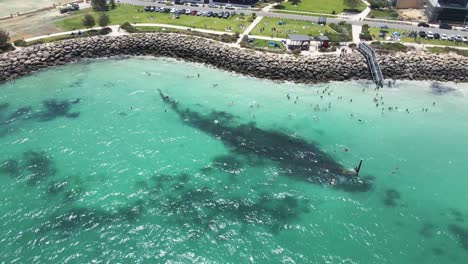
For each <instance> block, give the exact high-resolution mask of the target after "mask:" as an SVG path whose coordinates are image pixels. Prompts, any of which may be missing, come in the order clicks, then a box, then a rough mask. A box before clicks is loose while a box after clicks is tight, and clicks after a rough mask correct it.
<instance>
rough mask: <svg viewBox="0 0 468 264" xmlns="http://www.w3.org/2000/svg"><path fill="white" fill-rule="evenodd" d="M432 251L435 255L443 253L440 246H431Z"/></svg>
mask: <svg viewBox="0 0 468 264" xmlns="http://www.w3.org/2000/svg"><path fill="white" fill-rule="evenodd" d="M432 253H433V254H434V255H436V256H443V255H444V254H445V252H444V250H443V249H441V248H432Z"/></svg>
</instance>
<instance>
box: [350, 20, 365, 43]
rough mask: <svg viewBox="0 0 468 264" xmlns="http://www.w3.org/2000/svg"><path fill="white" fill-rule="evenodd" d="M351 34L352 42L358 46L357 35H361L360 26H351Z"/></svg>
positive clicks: (358, 39)
mask: <svg viewBox="0 0 468 264" xmlns="http://www.w3.org/2000/svg"><path fill="white" fill-rule="evenodd" d="M351 29H352V33H353V42H354V43H356V44H358V43H359V42H360V41H361V38H360V37H359V34H361V31H362V26H361V25H351Z"/></svg>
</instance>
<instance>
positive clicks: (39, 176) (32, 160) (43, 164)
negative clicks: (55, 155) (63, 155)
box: [23, 151, 57, 185]
mask: <svg viewBox="0 0 468 264" xmlns="http://www.w3.org/2000/svg"><path fill="white" fill-rule="evenodd" d="M23 157H24V160H25V169H26V170H28V171H29V172H30V173H29V174H28V175H27V178H28V183H29V184H32V185H35V184H38V183H40V182H42V181H43V180H45V179H46V178H48V177H51V176H54V175H55V173H56V172H57V170H56V169H55V165H54V163H53V161H52V160H51V159H50V158H49V157H48V156H47V155H46V154H45V152H36V151H28V152H25V153H24V154H23Z"/></svg>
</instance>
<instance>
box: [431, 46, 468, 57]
mask: <svg viewBox="0 0 468 264" xmlns="http://www.w3.org/2000/svg"><path fill="white" fill-rule="evenodd" d="M427 50H429V51H430V52H432V53H436V54H441V53H451V52H453V53H456V54H458V55H462V56H465V57H468V50H461V49H454V48H440V47H427Z"/></svg>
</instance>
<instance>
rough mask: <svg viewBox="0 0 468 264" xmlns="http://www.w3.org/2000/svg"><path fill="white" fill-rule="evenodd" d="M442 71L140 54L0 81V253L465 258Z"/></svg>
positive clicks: (461, 154)
mask: <svg viewBox="0 0 468 264" xmlns="http://www.w3.org/2000/svg"><path fill="white" fill-rule="evenodd" d="M198 73H199V74H200V77H197V74H198ZM442 86H443V87H442V89H438V88H440V87H439V86H434V85H433V84H432V83H430V82H400V81H398V82H397V84H396V87H395V88H392V89H389V88H385V89H383V90H380V91H375V90H374V89H373V85H372V84H371V83H368V82H344V83H343V82H339V83H330V84H321V85H297V84H290V83H274V82H270V81H265V80H257V79H253V78H248V77H244V76H239V75H234V74H231V73H227V72H223V71H220V70H216V69H212V68H207V67H205V66H202V65H198V64H191V63H185V62H177V61H174V60H169V59H157V60H156V59H135V58H132V59H120V60H117V59H116V60H98V61H89V62H83V63H78V64H73V65H69V66H66V67H60V68H54V69H50V70H48V71H44V72H40V73H37V74H33V75H31V76H28V77H25V78H22V79H19V80H17V81H15V82H11V83H6V84H3V85H0V90H1V93H0V122H1V123H2V124H1V125H0V144H1V151H0V164H1V166H0V184H1V186H2V188H1V189H0V211H1V212H2V214H1V215H0V232H1V233H2V236H1V237H0V259H1V260H2V261H4V262H6V263H10V262H14V261H16V262H20V263H32V262H34V263H61V262H70V263H85V262H92V261H94V262H122V263H129V262H140V263H154V262H165V261H173V262H217V263H227V262H231V263H233V262H256V263H277V262H285V263H291V262H296V263H324V262H326V263H448V262H451V263H465V260H466V257H467V256H468V241H467V240H468V208H467V205H466V201H467V200H468V194H467V192H466V186H468V179H467V177H466V175H467V173H466V171H467V168H468V166H467V163H466V162H467V154H468V141H467V140H466V135H467V132H468V122H467V114H468V106H467V103H468V97H467V94H468V93H467V92H468V87H467V86H466V85H460V84H458V85H456V84H443V85H442ZM450 87H452V88H456V90H453V91H450V89H449V88H450ZM158 89H159V90H161V91H162V93H164V96H169V98H170V99H168V100H166V101H168V102H165V100H163V99H164V98H162V97H161V96H160V94H159V91H158ZM441 90H442V91H446V92H440V91H441ZM447 90H449V91H447ZM437 91H438V92H437ZM328 93H330V95H328ZM376 93H378V95H376ZM288 94H289V96H290V100H288V99H287V95H288ZM321 96H322V97H323V98H321ZM296 97H297V98H298V99H296ZM380 97H383V98H382V99H381V98H380ZM373 98H378V103H379V106H378V107H376V103H375V102H374V101H373ZM172 100H176V101H177V104H174V106H173V107H172V106H171V104H170V102H172ZM351 100H352V101H351ZM382 101H383V103H384V104H383V105H382ZM433 102H435V105H433ZM317 105H318V108H320V110H317ZM382 107H384V108H385V110H384V111H383V114H382V109H381V108H382ZM388 107H393V110H392V111H389V110H388ZM395 107H398V109H396V108H395ZM422 108H428V111H427V112H426V111H422ZM325 109H327V110H326V111H325ZM406 109H408V110H409V113H407V112H406ZM213 111H217V112H213ZM15 113H16V114H15ZM252 122H253V123H252ZM249 123H250V125H248V124H249ZM270 146H271V148H270ZM345 150H347V151H345ZM310 157H312V159H313V160H316V161H317V163H315V162H309V161H310V160H308V159H309V158H310ZM360 159H363V166H362V170H361V173H360V177H361V178H362V179H363V180H364V179H371V178H373V180H372V182H371V183H370V184H368V185H359V186H361V187H362V186H365V188H357V189H353V188H350V189H344V188H340V187H339V186H341V184H342V183H344V184H346V183H348V182H354V181H355V179H352V178H351V179H350V178H349V176H342V175H338V174H341V170H342V169H345V168H346V169H348V168H352V167H355V166H356V165H357V163H358V162H359V160H360ZM304 160H305V161H306V162H304ZM326 169H329V172H326V171H325V170H326Z"/></svg>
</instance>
